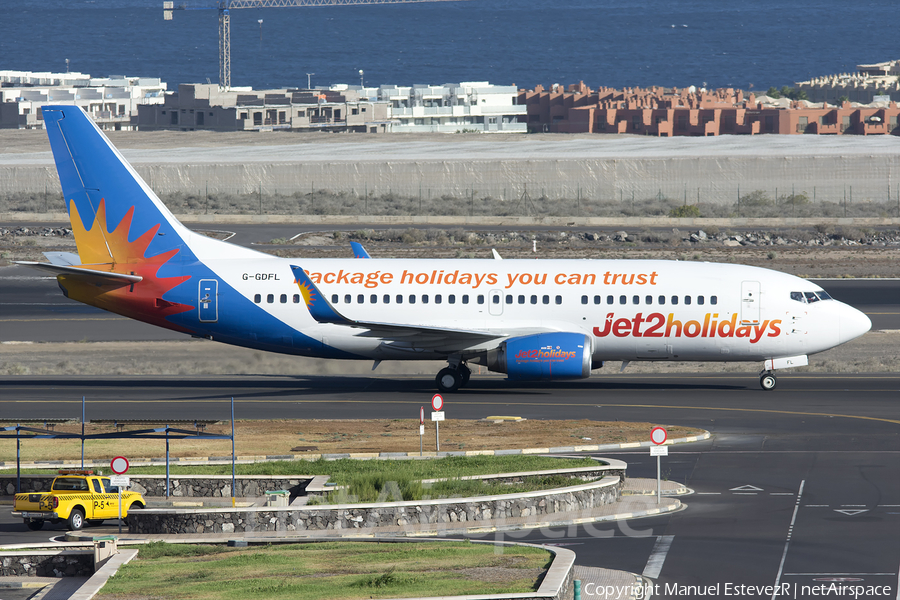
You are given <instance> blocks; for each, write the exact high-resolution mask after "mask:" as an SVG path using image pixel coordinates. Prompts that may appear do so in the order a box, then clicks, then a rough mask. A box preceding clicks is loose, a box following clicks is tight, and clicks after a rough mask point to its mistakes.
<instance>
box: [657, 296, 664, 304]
mask: <svg viewBox="0 0 900 600" xmlns="http://www.w3.org/2000/svg"><path fill="white" fill-rule="evenodd" d="M657 301H659V303H660V304H665V303H666V297H665V296H660V297H659V298H657Z"/></svg>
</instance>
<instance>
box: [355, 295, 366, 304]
mask: <svg viewBox="0 0 900 600" xmlns="http://www.w3.org/2000/svg"><path fill="white" fill-rule="evenodd" d="M356 303H357V304H365V303H366V297H365V296H363V295H362V294H359V295H357V296H356Z"/></svg>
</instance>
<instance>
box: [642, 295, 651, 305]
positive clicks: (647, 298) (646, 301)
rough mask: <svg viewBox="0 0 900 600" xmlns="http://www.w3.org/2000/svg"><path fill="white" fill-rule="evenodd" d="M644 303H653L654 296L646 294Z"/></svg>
mask: <svg viewBox="0 0 900 600" xmlns="http://www.w3.org/2000/svg"><path fill="white" fill-rule="evenodd" d="M644 304H653V296H645V297H644Z"/></svg>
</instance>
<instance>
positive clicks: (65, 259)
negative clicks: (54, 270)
mask: <svg viewBox="0 0 900 600" xmlns="http://www.w3.org/2000/svg"><path fill="white" fill-rule="evenodd" d="M43 255H44V256H45V257H47V260H49V261H50V262H51V264H54V265H66V266H69V267H74V266H76V265H80V264H81V258H79V257H78V255H77V254H75V253H74V252H44V253H43Z"/></svg>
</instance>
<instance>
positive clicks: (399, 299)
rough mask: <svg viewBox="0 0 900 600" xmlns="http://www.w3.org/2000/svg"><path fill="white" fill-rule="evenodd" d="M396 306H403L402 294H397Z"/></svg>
mask: <svg viewBox="0 0 900 600" xmlns="http://www.w3.org/2000/svg"><path fill="white" fill-rule="evenodd" d="M397 304H403V294H397Z"/></svg>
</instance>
